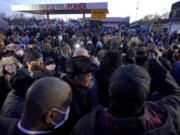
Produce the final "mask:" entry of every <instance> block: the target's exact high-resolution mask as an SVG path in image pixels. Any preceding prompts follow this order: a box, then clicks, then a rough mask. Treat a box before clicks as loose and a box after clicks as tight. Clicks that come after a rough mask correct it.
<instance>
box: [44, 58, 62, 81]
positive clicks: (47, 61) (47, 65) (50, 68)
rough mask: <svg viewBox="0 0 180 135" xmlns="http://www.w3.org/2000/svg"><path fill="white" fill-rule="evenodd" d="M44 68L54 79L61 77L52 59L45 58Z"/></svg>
mask: <svg viewBox="0 0 180 135" xmlns="http://www.w3.org/2000/svg"><path fill="white" fill-rule="evenodd" d="M44 66H45V68H46V69H47V70H48V71H50V72H52V73H53V75H54V76H55V77H58V78H59V77H60V76H61V72H60V70H59V69H58V67H56V63H55V61H54V59H53V58H51V57H47V58H45V60H44Z"/></svg>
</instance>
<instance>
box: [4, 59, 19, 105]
mask: <svg viewBox="0 0 180 135" xmlns="http://www.w3.org/2000/svg"><path fill="white" fill-rule="evenodd" d="M22 66H23V65H22V64H21V63H20V62H19V61H18V60H17V59H16V58H15V57H14V56H9V57H3V58H2V59H1V60H0V88H1V89H0V108H1V107H2V105H3V103H4V100H5V99H6V96H7V94H8V93H9V91H10V87H9V83H8V82H9V80H10V78H11V77H12V76H13V74H14V73H15V72H16V70H17V69H18V68H21V67H22Z"/></svg>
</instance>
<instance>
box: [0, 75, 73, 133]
mask: <svg viewBox="0 0 180 135" xmlns="http://www.w3.org/2000/svg"><path fill="white" fill-rule="evenodd" d="M71 100H72V91H71V88H70V86H69V85H68V84H67V83H66V82H64V81H62V80H60V79H58V78H54V77H45V78H42V79H39V80H37V81H36V82H34V83H33V84H32V85H31V87H30V88H29V89H28V92H27V95H26V101H25V106H24V111H23V114H22V116H21V118H20V120H17V119H12V118H0V133H1V134H3V135H22V134H23V135H41V134H42V135H60V134H63V132H61V130H60V128H61V127H62V126H63V125H64V123H65V121H66V120H67V119H68V117H69V112H70V106H69V105H70V103H71Z"/></svg>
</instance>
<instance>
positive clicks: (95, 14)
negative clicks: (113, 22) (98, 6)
mask: <svg viewBox="0 0 180 135" xmlns="http://www.w3.org/2000/svg"><path fill="white" fill-rule="evenodd" d="M91 18H93V19H98V20H101V19H106V10H91Z"/></svg>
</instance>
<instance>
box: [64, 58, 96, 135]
mask: <svg viewBox="0 0 180 135" xmlns="http://www.w3.org/2000/svg"><path fill="white" fill-rule="evenodd" d="M97 70H98V66H97V65H95V64H94V63H93V62H92V61H91V60H90V58H89V57H87V56H82V55H81V56H79V55H78V56H75V55H73V57H72V58H70V59H68V60H67V61H66V74H67V75H66V76H64V77H63V80H65V81H66V82H67V83H68V84H69V85H70V86H71V88H72V91H73V92H72V103H71V111H70V116H69V119H68V120H67V122H66V123H65V125H64V128H63V131H65V132H66V134H69V132H70V131H71V129H72V128H73V127H74V125H75V124H76V123H77V121H78V120H79V119H80V118H81V117H82V116H83V115H85V114H86V113H88V112H89V111H91V109H92V108H93V105H92V102H91V97H90V95H91V94H89V91H90V90H89V89H90V87H91V85H92V84H91V83H92V78H93V74H92V73H93V72H95V71H97Z"/></svg>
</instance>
